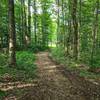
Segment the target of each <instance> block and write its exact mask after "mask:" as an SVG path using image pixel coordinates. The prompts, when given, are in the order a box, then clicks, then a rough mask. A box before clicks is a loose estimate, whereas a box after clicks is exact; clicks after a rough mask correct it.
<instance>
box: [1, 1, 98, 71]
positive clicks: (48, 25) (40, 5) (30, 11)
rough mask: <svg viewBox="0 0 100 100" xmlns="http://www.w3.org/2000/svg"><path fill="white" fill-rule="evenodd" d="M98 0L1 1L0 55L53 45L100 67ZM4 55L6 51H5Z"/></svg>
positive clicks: (11, 58) (13, 63)
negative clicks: (0, 53) (1, 53)
mask: <svg viewBox="0 0 100 100" xmlns="http://www.w3.org/2000/svg"><path fill="white" fill-rule="evenodd" d="M99 13H100V1H99V0H91V1H90V0H1V1H0V52H2V51H3V50H4V48H6V49H7V50H8V51H9V65H10V66H16V51H17V50H28V49H31V50H33V51H38V50H44V49H46V48H48V47H49V46H50V45H52V46H54V45H55V44H56V46H57V48H62V49H63V50H64V54H65V55H64V56H67V57H68V58H69V59H73V60H74V61H76V62H77V61H81V62H82V63H85V64H87V65H89V66H91V67H90V69H92V70H94V69H95V68H100V34H99V33H100V29H99V26H100V22H99V20H100V14H99ZM6 53H7V52H6Z"/></svg>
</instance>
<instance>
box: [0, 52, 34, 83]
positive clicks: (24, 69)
mask: <svg viewBox="0 0 100 100" xmlns="http://www.w3.org/2000/svg"><path fill="white" fill-rule="evenodd" d="M0 57H1V59H0V60H2V62H0V81H5V80H4V78H5V77H9V78H10V81H27V80H32V79H33V78H34V77H35V76H36V75H35V72H36V65H35V64H34V62H35V59H36V58H35V55H34V54H33V53H32V52H29V51H28V52H27V51H18V52H17V54H16V59H17V60H16V61H17V66H16V67H15V68H12V67H8V66H7V64H8V58H7V56H5V55H3V54H1V55H0Z"/></svg>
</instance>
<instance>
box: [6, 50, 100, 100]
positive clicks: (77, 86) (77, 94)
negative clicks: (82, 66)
mask: <svg viewBox="0 0 100 100" xmlns="http://www.w3.org/2000/svg"><path fill="white" fill-rule="evenodd" d="M48 55H49V54H48V52H40V53H37V54H36V56H37V60H36V65H37V67H38V68H37V78H36V79H35V80H36V82H35V84H34V83H32V84H31V83H30V84H27V85H26V86H25V85H24V88H21V89H19V90H20V92H19V93H18V94H17V95H16V93H17V92H16V91H17V89H14V90H11V91H10V92H9V94H10V95H9V96H8V97H6V98H5V99H4V100H100V84H97V83H96V84H92V83H90V82H89V81H87V80H85V79H84V78H83V77H79V76H78V75H77V74H74V72H70V71H69V70H66V69H65V68H64V66H62V65H60V64H57V63H55V62H54V61H52V59H50V58H49V56H48ZM17 85H18V84H17ZM19 87H21V86H20V85H19ZM22 91H23V92H22Z"/></svg>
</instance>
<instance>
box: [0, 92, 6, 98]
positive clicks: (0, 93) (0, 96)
mask: <svg viewBox="0 0 100 100" xmlns="http://www.w3.org/2000/svg"><path fill="white" fill-rule="evenodd" d="M5 96H6V93H5V92H3V91H0V100H3V97H5Z"/></svg>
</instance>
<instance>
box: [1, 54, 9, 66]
mask: <svg viewBox="0 0 100 100" xmlns="http://www.w3.org/2000/svg"><path fill="white" fill-rule="evenodd" d="M7 58H8V56H7V55H5V54H3V53H0V66H4V65H6V64H7V62H8V60H7Z"/></svg>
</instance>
